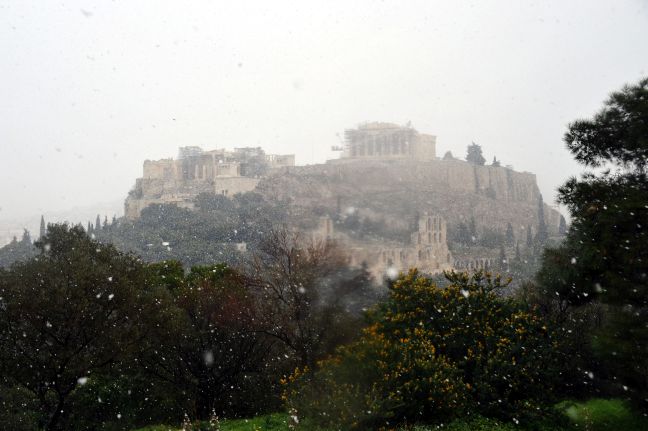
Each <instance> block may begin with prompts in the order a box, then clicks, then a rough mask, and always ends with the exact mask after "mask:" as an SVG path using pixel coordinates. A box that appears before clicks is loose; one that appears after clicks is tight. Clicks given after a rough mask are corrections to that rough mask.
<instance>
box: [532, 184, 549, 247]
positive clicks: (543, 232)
mask: <svg viewBox="0 0 648 431" xmlns="http://www.w3.org/2000/svg"><path fill="white" fill-rule="evenodd" d="M548 238H549V233H548V232H547V224H546V223H545V218H544V202H543V201H542V195H540V197H539V198H538V230H537V231H536V236H535V244H536V247H538V249H539V250H542V247H544V245H545V243H546V242H547V239H548Z"/></svg>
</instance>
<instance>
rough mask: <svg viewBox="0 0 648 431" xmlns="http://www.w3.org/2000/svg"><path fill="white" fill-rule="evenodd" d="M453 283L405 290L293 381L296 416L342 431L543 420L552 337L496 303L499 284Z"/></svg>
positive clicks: (400, 285)
mask: <svg viewBox="0 0 648 431" xmlns="http://www.w3.org/2000/svg"><path fill="white" fill-rule="evenodd" d="M448 277H449V281H450V284H449V285H448V286H447V287H446V288H444V289H442V288H439V287H437V286H436V285H435V284H434V282H432V281H431V280H429V279H427V278H425V277H423V276H421V275H419V274H418V273H417V272H416V271H412V272H410V273H409V274H408V275H406V276H402V277H401V278H400V279H399V280H397V281H396V282H395V283H394V284H393V286H392V287H391V288H390V292H389V298H388V300H387V301H386V302H384V303H383V304H381V306H380V307H379V308H378V309H377V310H376V311H375V312H374V313H373V314H372V319H371V324H370V326H369V327H367V328H366V329H365V330H364V331H363V336H362V338H361V339H360V340H359V341H357V342H355V343H353V344H350V345H348V346H345V347H342V348H340V349H339V350H338V351H337V353H336V355H334V356H333V357H331V358H330V359H327V360H325V361H323V362H321V363H320V364H319V368H318V369H316V370H314V371H313V370H310V369H301V370H298V371H296V372H295V373H294V374H293V375H292V376H291V378H290V381H289V382H286V384H287V390H286V395H285V396H286V398H287V402H288V405H289V406H290V408H292V409H293V411H295V412H297V414H301V415H303V416H304V417H305V418H306V419H307V420H309V421H312V422H314V423H316V424H318V425H322V426H332V427H334V428H336V429H341V428H342V429H370V428H372V427H378V426H381V425H384V426H387V425H394V424H398V423H402V422H410V423H426V422H427V423H439V422H445V421H449V420H452V419H453V418H456V417H459V416H461V415H465V414H472V413H480V414H482V415H485V416H490V417H497V418H501V419H504V420H508V421H523V420H526V419H528V418H530V417H533V416H536V415H541V414H542V412H543V410H544V409H545V408H547V407H548V406H549V405H550V401H551V393H552V389H553V388H554V386H555V385H556V384H557V378H558V376H559V373H560V370H561V367H560V363H559V362H558V361H557V356H556V355H555V354H554V351H555V349H556V346H557V344H558V340H557V339H556V338H555V335H554V332H553V330H552V329H551V328H549V327H547V325H546V323H545V322H543V321H542V320H541V319H540V318H539V317H538V315H536V314H535V313H534V312H533V311H531V310H528V309H525V308H523V307H520V306H518V305H516V304H515V303H514V302H512V301H511V300H507V299H503V298H501V297H500V296H498V294H497V290H498V289H499V288H500V287H501V286H502V283H501V281H500V279H499V278H497V277H496V278H492V277H491V276H490V275H484V274H481V273H477V274H475V275H474V276H473V277H468V276H467V275H466V274H448Z"/></svg>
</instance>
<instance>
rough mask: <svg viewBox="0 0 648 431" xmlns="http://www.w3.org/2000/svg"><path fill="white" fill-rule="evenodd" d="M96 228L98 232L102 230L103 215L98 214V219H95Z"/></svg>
mask: <svg viewBox="0 0 648 431" xmlns="http://www.w3.org/2000/svg"><path fill="white" fill-rule="evenodd" d="M94 228H95V231H97V232H98V231H100V230H101V217H99V214H97V220H96V221H95V225H94Z"/></svg>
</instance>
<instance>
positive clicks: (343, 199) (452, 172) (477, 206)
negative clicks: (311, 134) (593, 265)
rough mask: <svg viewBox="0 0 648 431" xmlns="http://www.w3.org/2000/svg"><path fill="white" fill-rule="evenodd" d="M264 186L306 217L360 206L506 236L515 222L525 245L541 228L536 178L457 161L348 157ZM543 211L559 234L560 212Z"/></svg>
mask: <svg viewBox="0 0 648 431" xmlns="http://www.w3.org/2000/svg"><path fill="white" fill-rule="evenodd" d="M257 189H258V191H259V192H261V193H263V194H265V195H266V196H268V197H269V198H271V199H287V200H289V201H291V202H292V203H293V205H294V206H295V207H297V208H298V209H299V208H301V211H299V210H297V213H300V212H301V214H304V215H307V214H308V213H309V211H311V210H312V208H315V207H320V208H321V207H325V208H329V209H336V208H338V207H339V206H342V207H343V208H342V209H344V208H345V207H353V208H357V209H362V210H363V211H365V212H366V213H375V214H380V217H381V218H383V219H384V220H386V221H387V222H388V223H392V222H393V223H394V225H398V224H403V223H407V222H409V220H412V218H413V217H414V216H415V215H416V214H417V213H422V212H423V211H427V210H431V211H434V212H435V213H437V214H439V215H440V216H442V217H443V218H444V219H445V220H446V221H447V223H448V227H449V228H450V227H453V226H456V225H457V224H458V223H459V222H462V221H463V222H468V221H469V220H470V218H471V217H474V218H475V221H476V223H477V225H478V226H480V227H484V226H487V227H489V228H494V229H498V230H500V231H501V232H505V231H506V227H507V224H508V223H511V225H512V226H513V228H514V234H515V236H516V237H517V239H520V240H524V239H525V237H526V227H527V226H529V225H530V226H532V228H533V229H534V230H535V228H536V226H537V224H538V215H537V212H538V201H539V198H540V191H539V189H538V186H537V184H536V177H535V175H534V174H531V173H526V172H515V171H513V170H510V169H507V168H504V167H492V166H474V165H472V164H469V163H467V162H463V161H458V160H450V161H442V160H434V161H423V162H416V161H410V160H399V161H373V160H363V161H356V162H349V161H344V160H343V161H341V162H334V163H327V164H322V165H311V166H301V167H292V168H288V169H283V170H280V171H278V172H276V173H275V174H273V175H271V176H270V177H268V178H266V179H263V180H262V181H261V183H260V184H259V186H258V188H257ZM544 212H545V221H546V223H547V225H548V229H549V231H550V233H555V232H557V229H558V223H559V219H560V215H559V214H558V212H557V211H556V210H554V209H552V208H551V207H549V206H547V205H545V207H544Z"/></svg>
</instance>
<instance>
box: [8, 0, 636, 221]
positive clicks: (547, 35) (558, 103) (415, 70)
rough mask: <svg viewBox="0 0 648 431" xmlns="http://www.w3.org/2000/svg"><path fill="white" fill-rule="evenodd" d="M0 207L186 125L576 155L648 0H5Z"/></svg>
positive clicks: (534, 159)
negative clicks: (356, 133) (577, 133)
mask: <svg viewBox="0 0 648 431" xmlns="http://www.w3.org/2000/svg"><path fill="white" fill-rule="evenodd" d="M0 54H1V57H0V95H1V97H2V100H1V102H0V149H1V152H0V207H1V209H0V219H7V218H16V217H23V216H26V215H31V214H39V213H40V212H44V211H55V210H64V209H68V208H71V207H74V206H78V205H90V204H93V203H97V202H109V201H115V200H119V199H123V198H125V197H126V194H127V192H128V190H129V189H130V188H131V186H132V185H133V184H134V181H135V178H136V177H138V176H140V175H141V169H142V162H143V160H145V159H147V158H148V159H158V158H163V157H171V156H175V155H176V154H177V148H178V147H179V146H183V145H199V146H202V147H204V148H206V149H212V148H221V147H227V148H233V147H241V146H258V145H260V146H263V147H264V148H265V149H266V151H268V152H277V153H295V154H296V155H297V162H298V163H300V164H304V163H320V162H323V161H324V160H326V159H327V158H331V157H334V154H333V153H331V152H330V147H331V146H332V145H337V144H339V141H338V138H337V137H336V133H339V134H342V132H343V130H344V129H345V128H348V127H353V126H355V125H356V124H357V123H359V122H363V121H368V120H379V121H393V122H397V123H402V124H404V123H406V122H407V121H411V122H412V125H413V126H414V127H415V128H416V129H418V130H419V131H421V132H425V133H431V134H435V135H437V152H438V155H440V156H441V155H443V153H444V152H445V151H447V150H451V151H452V152H453V153H454V154H455V156H461V157H463V156H464V155H465V148H466V146H467V145H468V144H470V142H471V141H475V142H477V143H478V144H480V145H482V147H483V149H484V154H485V156H486V158H487V159H488V160H489V162H490V160H492V157H493V155H496V156H497V158H498V159H501V160H502V162H503V163H504V164H512V165H513V166H514V167H515V169H516V170H525V171H531V172H534V173H536V174H537V176H538V180H539V184H540V188H541V191H542V193H543V195H544V197H545V201H547V202H550V203H551V202H552V201H553V199H554V197H555V192H554V190H555V188H556V187H557V186H558V185H559V184H561V183H562V182H563V181H564V180H565V179H566V178H567V177H568V176H570V175H573V174H575V173H577V172H579V170H580V169H579V167H578V166H577V165H576V164H575V163H574V162H573V161H572V160H571V157H570V156H569V154H568V153H567V151H566V150H565V149H564V146H563V143H562V135H563V133H564V131H565V126H566V124H567V123H568V122H570V121H572V120H574V119H576V118H579V117H584V116H590V115H591V114H593V113H594V112H595V111H597V110H598V109H599V107H600V106H601V103H602V101H603V100H604V99H605V98H606V96H607V94H609V93H610V92H611V91H613V90H616V89H618V88H620V87H621V86H622V85H623V84H624V83H628V82H630V83H632V82H636V81H637V80H638V79H639V78H640V77H642V76H645V75H648V2H647V1H645V0H629V1H618V0H615V1H592V0H588V1H565V0H561V1H536V2H523V1H513V0H511V1H506V2H505V1H474V2H460V1H450V0H448V1H443V2H433V1H420V2H415V1H402V0H401V1H394V2H391V1H385V2H377V1H376V2H373V1H330V0H329V1H322V2H312V1H295V2H278V1H259V2H244V1H239V0H237V1H227V2H224V1H223V2H218V1H195V0H192V1H174V2H170V1H161V0H152V1H138V0H128V1H46V0H32V1H29V0H16V1H0Z"/></svg>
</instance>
